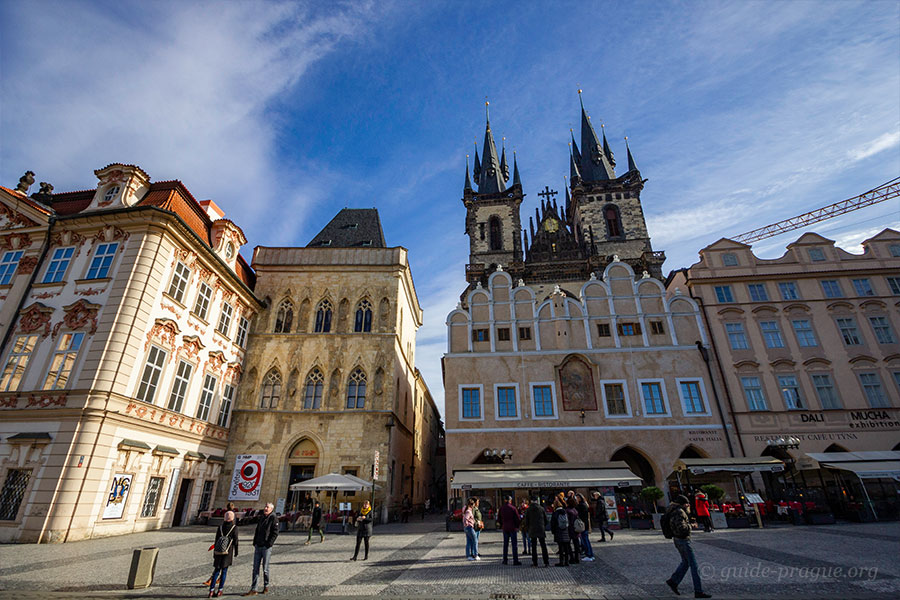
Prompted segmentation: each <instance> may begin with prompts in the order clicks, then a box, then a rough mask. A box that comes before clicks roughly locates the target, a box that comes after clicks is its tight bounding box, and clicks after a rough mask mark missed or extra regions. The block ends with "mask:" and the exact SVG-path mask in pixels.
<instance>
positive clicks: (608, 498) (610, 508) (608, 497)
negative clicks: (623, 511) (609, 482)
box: [603, 488, 619, 525]
mask: <svg viewBox="0 0 900 600" xmlns="http://www.w3.org/2000/svg"><path fill="white" fill-rule="evenodd" d="M603 504H605V505H606V514H608V515H609V524H610V525H618V524H619V510H618V508H617V507H616V494H615V492H613V491H612V488H607V489H604V490H603Z"/></svg>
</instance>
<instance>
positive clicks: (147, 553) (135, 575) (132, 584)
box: [128, 548, 159, 590]
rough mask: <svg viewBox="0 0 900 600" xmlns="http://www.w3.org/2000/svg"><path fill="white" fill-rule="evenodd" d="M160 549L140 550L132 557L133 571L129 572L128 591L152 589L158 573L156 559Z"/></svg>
mask: <svg viewBox="0 0 900 600" xmlns="http://www.w3.org/2000/svg"><path fill="white" fill-rule="evenodd" d="M158 554H159V548H138V549H136V550H135V551H134V554H133V555H132V557H131V570H130V571H129V572H128V589H129V590H133V589H136V588H145V587H150V584H151V583H153V574H154V572H155V571H156V557H157V555H158Z"/></svg>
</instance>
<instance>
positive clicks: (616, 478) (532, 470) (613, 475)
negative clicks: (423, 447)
mask: <svg viewBox="0 0 900 600" xmlns="http://www.w3.org/2000/svg"><path fill="white" fill-rule="evenodd" d="M632 485H636V486H639V485H641V478H640V477H638V476H637V475H635V474H634V473H632V472H631V470H630V469H629V468H628V465H627V464H626V463H624V462H612V463H604V464H603V465H595V466H592V465H578V466H574V465H573V466H563V465H559V466H557V465H555V464H553V465H548V464H546V463H545V464H541V465H534V466H532V465H524V466H518V465H517V466H515V467H513V466H506V465H497V466H488V465H485V466H484V467H482V468H478V467H473V468H463V469H457V470H455V471H454V472H453V481H452V483H451V484H450V487H451V488H452V489H454V490H460V489H462V490H468V489H500V488H502V489H513V488H531V489H537V488H575V487H628V486H632Z"/></svg>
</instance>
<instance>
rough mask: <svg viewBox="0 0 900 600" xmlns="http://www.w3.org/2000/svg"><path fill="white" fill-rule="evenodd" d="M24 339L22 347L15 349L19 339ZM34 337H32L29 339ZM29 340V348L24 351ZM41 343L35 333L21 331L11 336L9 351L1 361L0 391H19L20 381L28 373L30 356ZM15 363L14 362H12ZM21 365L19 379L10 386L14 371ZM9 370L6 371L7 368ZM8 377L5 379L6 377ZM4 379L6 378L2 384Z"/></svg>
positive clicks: (23, 379) (22, 380)
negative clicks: (21, 332) (13, 385)
mask: <svg viewBox="0 0 900 600" xmlns="http://www.w3.org/2000/svg"><path fill="white" fill-rule="evenodd" d="M23 338H24V339H25V341H24V342H23V346H22V348H21V349H20V350H19V351H17V350H16V348H17V347H18V343H19V340H22V339H23ZM31 338H34V339H31ZM29 341H31V343H32V345H31V350H29V351H28V352H24V350H25V349H26V348H27V344H28V342H29ZM40 345H41V340H40V336H39V335H38V334H37V333H23V334H19V335H17V336H15V337H13V338H12V343H11V344H9V346H10V348H9V352H7V353H6V356H5V357H4V360H3V362H2V363H0V364H2V365H3V367H2V369H0V392H16V391H19V388H20V387H21V386H22V382H24V381H25V378H26V376H27V375H28V366H29V365H30V364H31V362H32V360H31V359H32V358H33V357H34V354H35V352H36V351H37V350H38V348H39V347H40ZM14 363H15V364H14ZM23 364H24V366H22V365H23ZM20 367H21V369H22V370H21V374H20V376H19V380H18V381H17V382H16V385H15V387H12V382H13V379H15V371H16V370H18V369H19V368H20ZM10 368H12V370H10V372H9V373H7V370H9V369H10ZM7 376H8V377H9V379H6V377H7ZM4 379H6V381H5V384H4Z"/></svg>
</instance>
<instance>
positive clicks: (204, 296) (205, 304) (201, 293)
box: [194, 282, 212, 321]
mask: <svg viewBox="0 0 900 600" xmlns="http://www.w3.org/2000/svg"><path fill="white" fill-rule="evenodd" d="M211 299H212V288H211V287H209V286H208V285H206V284H205V283H202V282H201V283H200V289H199V290H198V291H197V301H196V302H195V303H194V314H195V315H197V316H198V317H200V318H201V319H203V320H204V321H205V320H206V315H207V314H209V301H210V300H211Z"/></svg>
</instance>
